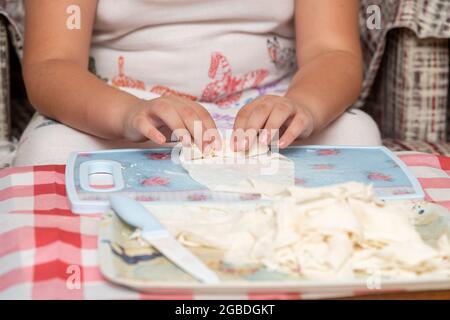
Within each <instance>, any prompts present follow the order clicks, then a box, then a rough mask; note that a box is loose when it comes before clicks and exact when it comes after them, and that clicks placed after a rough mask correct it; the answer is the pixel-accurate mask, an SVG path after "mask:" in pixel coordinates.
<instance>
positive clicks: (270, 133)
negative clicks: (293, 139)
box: [260, 106, 292, 144]
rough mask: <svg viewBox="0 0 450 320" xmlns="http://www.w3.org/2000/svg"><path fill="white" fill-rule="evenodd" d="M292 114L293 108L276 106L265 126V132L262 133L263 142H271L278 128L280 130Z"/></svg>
mask: <svg viewBox="0 0 450 320" xmlns="http://www.w3.org/2000/svg"><path fill="white" fill-rule="evenodd" d="M291 116H292V110H285V109H284V108H283V107H281V106H277V107H275V108H274V109H273V110H272V112H271V113H270V115H269V118H268V119H267V121H266V124H265V126H264V129H265V134H261V138H260V141H261V143H264V144H269V143H270V142H271V141H272V139H273V137H274V135H275V134H276V130H280V128H281V127H282V126H283V124H285V123H286V121H288V119H289V118H290V117H291Z"/></svg>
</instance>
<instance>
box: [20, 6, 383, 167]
mask: <svg viewBox="0 0 450 320" xmlns="http://www.w3.org/2000/svg"><path fill="white" fill-rule="evenodd" d="M68 8H69V9H70V8H75V9H77V10H75V11H74V13H68V12H71V11H70V10H68ZM78 9H79V10H78ZM358 10H359V5H358V1H357V0H296V1H294V0H280V1H276V2H274V1H272V0H244V1H242V0H217V1H214V2H213V3H212V2H211V1H207V0H195V1H194V0H190V1H189V0H186V1H177V0H167V1H158V0H154V1H148V0H135V1H133V5H131V4H130V2H127V1H115V0H96V1H94V0H58V1H53V0H40V1H27V2H26V34H25V52H24V60H23V71H24V79H25V84H26V88H27V92H28V96H29V99H30V101H31V103H32V105H33V106H34V107H35V108H36V110H37V111H38V113H37V114H36V115H35V116H34V118H33V120H32V122H31V123H30V125H29V127H28V128H27V130H26V131H25V133H24V135H23V137H22V139H21V141H20V146H19V150H18V152H17V156H16V159H15V165H35V164H48V163H54V164H56V163H64V162H65V161H66V159H67V157H68V154H69V153H70V152H72V151H82V150H98V149H106V148H108V149H109V148H119V147H127V148H128V147H136V146H138V147H151V146H156V145H164V144H166V143H168V142H170V141H169V138H168V137H170V136H171V135H172V136H173V134H174V133H175V138H176V139H180V140H182V141H183V142H185V143H187V141H191V140H192V139H193V142H195V143H196V144H197V145H198V146H200V147H201V148H202V149H204V148H206V147H212V148H220V145H221V143H222V141H221V134H219V133H218V131H217V129H224V128H225V129H230V130H233V132H232V146H233V148H234V150H236V151H237V150H246V149H248V148H250V147H251V146H252V144H253V143H257V142H258V143H265V144H268V143H270V142H271V141H272V139H273V138H274V137H275V136H277V135H276V133H277V132H278V131H280V134H279V141H277V143H278V144H279V146H280V147H281V148H285V147H287V146H289V145H291V144H292V143H302V144H306V143H307V144H328V145H378V144H380V134H379V131H378V128H377V126H376V124H375V123H374V121H373V120H372V119H371V118H370V117H369V116H368V115H367V114H365V113H364V112H362V111H360V110H352V111H349V112H346V110H347V109H348V108H349V106H351V105H352V103H353V102H354V101H355V100H356V99H357V97H358V94H359V92H360V88H361V83H362V57H361V47H360V42H359V30H358ZM77 12H78V13H79V16H77V14H76V13H77ZM71 14H74V16H71ZM78 18H79V19H80V21H78V22H79V28H78V27H75V28H69V27H68V24H67V23H68V20H69V21H70V19H78ZM89 66H90V67H91V68H89ZM89 69H90V71H95V74H94V73H93V72H90V71H89ZM94 69H95V70H94ZM196 123H197V124H200V129H201V131H202V132H205V131H208V132H209V133H210V134H203V135H197V134H194V131H195V130H194V128H195V127H196V126H195V124H196ZM197 127H198V126H197ZM242 133H243V134H242Z"/></svg>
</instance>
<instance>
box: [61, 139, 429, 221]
mask: <svg viewBox="0 0 450 320" xmlns="http://www.w3.org/2000/svg"><path fill="white" fill-rule="evenodd" d="M171 152H172V149H168V148H163V149H150V150H135V149H133V150H109V151H99V152H90V153H78V154H77V153H75V154H72V155H71V157H70V160H69V162H68V164H67V168H66V186H67V192H68V196H69V200H70V202H71V204H72V209H74V210H75V211H78V212H83V211H93V210H94V211H95V210H104V209H105V208H107V207H108V202H107V197H108V195H109V194H111V193H117V192H119V193H121V194H126V195H127V196H129V197H133V198H134V199H136V200H140V201H149V202H160V201H161V202H186V201H219V202H229V201H233V202H236V201H243V200H246V201H255V200H256V201H257V200H258V199H259V195H254V194H253V195H252V194H247V195H243V194H234V193H225V192H221V193H219V192H211V191H209V190H208V189H207V188H206V187H204V186H203V185H201V184H199V183H198V182H196V181H194V180H193V179H192V178H191V177H190V176H189V174H188V173H187V172H186V171H185V170H184V168H183V167H182V166H181V165H179V164H176V163H174V162H173V161H171ZM281 153H282V154H283V155H285V156H287V157H288V158H290V159H292V160H293V161H294V162H295V178H296V185H298V186H303V187H320V186H328V185H334V184H340V183H345V182H349V181H356V182H360V183H364V184H371V185H372V186H373V188H374V191H375V193H376V194H377V196H378V197H379V198H380V199H385V200H391V199H422V198H423V196H424V194H423V191H422V188H421V186H420V184H419V183H418V181H417V179H416V178H415V177H414V176H413V175H412V174H411V173H410V171H409V169H408V168H407V167H406V165H405V164H404V163H403V162H402V161H400V160H399V159H398V158H397V157H396V156H395V155H394V154H393V153H392V152H390V151H389V150H388V149H387V148H384V147H331V146H330V147H328V146H327V147H323V146H306V147H290V148H287V149H285V150H282V151H281ZM95 161H100V162H102V161H103V162H104V161H114V162H117V163H120V167H121V177H120V179H123V186H122V188H121V190H120V191H117V190H116V191H117V192H116V191H114V190H113V191H111V190H110V191H107V190H106V191H105V190H101V191H98V190H97V191H96V190H93V189H92V188H83V187H82V186H81V181H80V176H81V177H82V176H84V175H86V172H84V171H83V172H82V171H80V168H82V167H83V164H84V163H86V162H90V163H92V162H95ZM114 172H115V173H114V174H117V171H114ZM118 178H119V177H118ZM82 179H85V178H82ZM120 179H118V180H120ZM95 208H96V209H95Z"/></svg>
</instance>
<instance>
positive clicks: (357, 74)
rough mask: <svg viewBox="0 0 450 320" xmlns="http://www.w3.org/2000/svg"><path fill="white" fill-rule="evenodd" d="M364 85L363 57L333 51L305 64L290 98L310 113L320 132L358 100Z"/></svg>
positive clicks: (289, 94) (316, 128)
mask: <svg viewBox="0 0 450 320" xmlns="http://www.w3.org/2000/svg"><path fill="white" fill-rule="evenodd" d="M361 85H362V61H361V58H360V57H359V56H356V55H353V54H351V53H348V52H344V51H332V52H329V53H325V54H322V55H319V56H318V57H316V58H315V59H312V60H311V61H310V62H308V63H307V64H305V65H303V66H302V67H301V68H300V69H299V71H298V72H297V73H296V74H295V76H294V78H293V79H292V82H291V85H290V88H289V90H288V92H287V93H286V96H287V97H288V98H291V99H293V100H295V101H297V102H298V103H299V104H301V105H303V106H304V107H306V108H308V109H309V110H310V112H311V113H312V116H313V118H314V131H315V132H317V131H320V130H321V129H323V128H325V127H326V126H327V125H328V124H329V123H330V122H332V121H333V120H335V119H336V118H337V117H338V116H339V115H340V114H342V112H344V111H345V110H346V109H347V108H348V107H349V106H351V105H352V104H353V103H354V102H355V101H356V99H357V98H358V95H359V93H360V90H361Z"/></svg>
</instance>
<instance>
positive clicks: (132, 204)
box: [109, 195, 219, 284]
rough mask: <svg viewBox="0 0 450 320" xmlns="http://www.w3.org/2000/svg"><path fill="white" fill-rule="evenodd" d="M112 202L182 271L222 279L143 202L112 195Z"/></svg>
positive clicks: (209, 280) (201, 277)
mask: <svg viewBox="0 0 450 320" xmlns="http://www.w3.org/2000/svg"><path fill="white" fill-rule="evenodd" d="M109 201H110V203H111V207H112V208H113V210H114V211H115V212H116V213H117V215H118V216H119V217H120V218H121V219H122V220H123V221H125V222H126V223H127V224H129V225H130V226H133V227H136V228H139V229H141V237H142V238H143V239H144V240H145V241H147V242H148V243H149V244H151V245H152V246H153V247H155V248H156V249H157V250H158V251H159V252H161V253H162V254H163V255H164V256H165V257H166V258H168V259H169V260H170V261H172V262H173V263H174V264H176V265H177V266H178V267H180V268H181V269H182V270H184V271H185V272H187V273H189V274H190V275H192V276H193V277H194V278H196V279H198V280H200V281H202V282H204V283H210V284H211V283H218V282H219V278H218V277H217V275H216V274H215V273H214V272H213V271H212V270H211V269H210V268H208V267H207V266H206V265H205V264H204V263H203V262H202V261H201V260H200V259H198V258H197V257H196V256H195V255H193V254H192V253H191V252H190V251H189V250H188V249H186V248H185V247H183V246H182V245H181V244H180V243H179V242H178V241H177V240H176V239H175V238H174V237H173V236H172V235H171V234H170V233H169V231H168V230H167V229H166V228H165V227H164V226H163V225H162V224H161V223H160V222H159V221H158V219H156V217H155V216H153V214H152V213H151V212H150V211H148V210H147V208H145V207H144V206H143V205H142V204H141V203H139V202H138V201H135V200H132V199H130V198H127V197H124V196H119V195H111V196H110V197H109Z"/></svg>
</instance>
